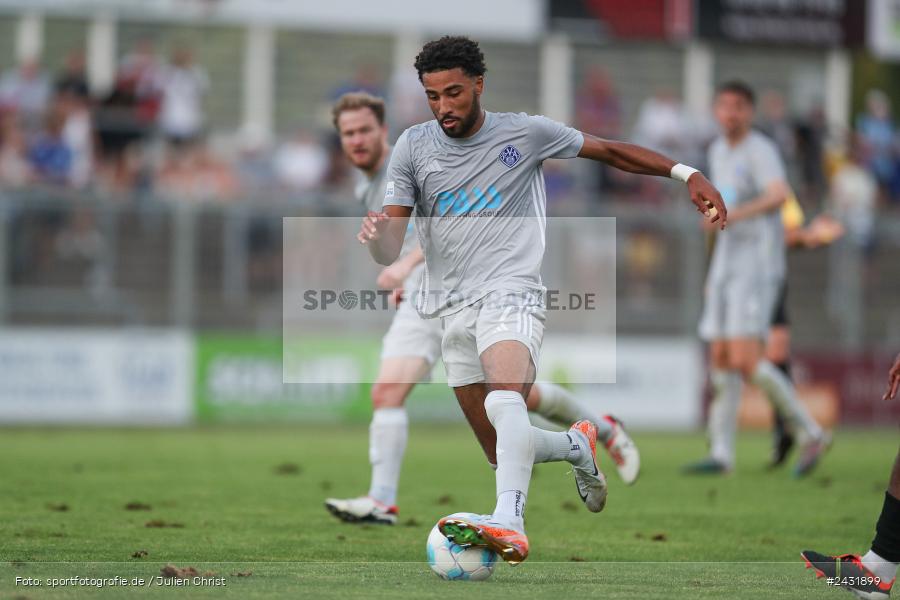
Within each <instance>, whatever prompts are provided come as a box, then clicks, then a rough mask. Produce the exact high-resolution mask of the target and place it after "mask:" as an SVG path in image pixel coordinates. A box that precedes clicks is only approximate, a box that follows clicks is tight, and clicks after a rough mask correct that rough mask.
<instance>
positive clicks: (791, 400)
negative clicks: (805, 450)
mask: <svg viewBox="0 0 900 600" xmlns="http://www.w3.org/2000/svg"><path fill="white" fill-rule="evenodd" d="M751 381H752V382H753V383H754V385H756V386H758V387H759V388H760V389H761V390H762V391H763V392H764V393H765V394H766V396H767V397H768V398H769V401H770V402H771V403H772V404H774V405H775V406H777V407H778V408H780V409H781V412H782V414H783V415H784V416H785V418H786V419H787V420H788V422H789V423H790V424H791V426H792V427H793V428H794V430H795V431H799V432H801V433H803V434H804V435H805V436H806V438H807V439H808V440H809V439H818V438H820V437H822V428H821V427H819V424H818V423H816V420H815V419H813V418H812V415H810V414H809V411H807V410H806V407H804V406H803V405H802V404H800V400H798V399H797V391H796V390H795V389H794V384H792V383H791V380H790V379H788V377H787V375H785V374H784V373H782V372H781V371H780V370H779V369H778V367H776V366H775V365H773V364H772V363H771V362H769V361H767V360H761V361H759V364H758V365H757V366H756V371H754V373H753V377H752V379H751Z"/></svg>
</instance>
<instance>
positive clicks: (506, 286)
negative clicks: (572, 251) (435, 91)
mask: <svg viewBox="0 0 900 600" xmlns="http://www.w3.org/2000/svg"><path fill="white" fill-rule="evenodd" d="M583 144H584V137H583V136H582V134H581V133H580V132H579V131H577V130H575V129H572V128H571V127H566V126H565V125H562V124H561V123H557V122H556V121H552V120H550V119H548V118H546V117H541V116H530V115H526V114H525V113H518V114H515V113H492V112H487V113H486V114H485V120H484V124H483V125H482V126H481V129H479V130H478V132H476V133H475V135H473V136H471V137H468V138H451V137H449V136H447V135H446V134H445V133H444V132H443V130H442V129H441V127H440V125H439V124H438V123H437V121H434V120H432V121H428V122H426V123H422V124H419V125H415V126H413V127H410V128H409V129H407V130H406V131H405V132H403V135H401V136H400V139H399V140H397V145H396V147H395V149H394V154H393V156H392V157H391V163H390V166H389V167H388V175H387V183H386V186H385V197H384V204H385V205H400V206H408V207H413V208H414V214H415V216H416V218H417V221H416V223H417V225H416V231H417V233H418V236H419V243H420V245H421V246H422V249H423V251H424V253H425V262H426V265H427V268H426V274H425V277H424V279H423V281H422V286H421V288H420V293H419V294H418V296H417V298H416V301H417V308H418V310H419V313H420V314H421V315H422V316H423V317H442V316H446V315H449V314H452V313H454V312H456V311H458V310H460V309H461V308H463V307H464V306H467V305H469V304H472V303H474V302H476V301H477V300H479V299H481V298H483V297H485V296H486V295H488V294H490V293H492V292H502V293H507V292H508V293H520V292H542V291H543V285H542V283H541V275H540V270H541V262H542V260H543V257H544V232H545V228H546V221H547V216H546V192H545V189H544V176H543V171H542V168H541V165H542V163H543V161H544V160H545V159H548V158H573V157H575V156H577V155H578V152H579V151H580V150H581V147H582V145H583Z"/></svg>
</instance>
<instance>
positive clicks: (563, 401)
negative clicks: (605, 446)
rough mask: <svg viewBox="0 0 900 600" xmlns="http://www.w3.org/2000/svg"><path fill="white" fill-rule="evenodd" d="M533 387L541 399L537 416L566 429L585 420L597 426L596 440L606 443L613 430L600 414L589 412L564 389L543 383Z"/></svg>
mask: <svg viewBox="0 0 900 600" xmlns="http://www.w3.org/2000/svg"><path fill="white" fill-rule="evenodd" d="M534 385H535V386H536V387H537V388H538V391H539V392H540V398H541V401H540V403H539V404H538V406H537V408H536V409H535V411H534V412H536V413H537V414H539V415H541V416H542V417H544V418H545V419H547V420H548V421H550V422H552V423H556V424H557V425H560V426H562V427H566V428H568V427H569V426H570V425H571V424H572V423H574V422H575V421H580V420H581V419H587V420H588V421H590V422H591V423H593V424H594V425H596V426H597V438H598V439H600V440H601V441H603V442H606V441H608V440H609V438H610V436H612V433H613V429H612V425H610V423H609V421H607V420H606V419H604V418H603V415H601V414H600V413H598V412H596V411H594V410H591V408H590V407H588V406H586V405H585V404H584V403H583V402H579V401H578V399H577V398H575V396H574V395H573V394H572V392H570V391H569V390H567V389H566V388H564V387H562V386H559V385H556V384H555V383H547V382H545V381H539V382H537V383H535V384H534Z"/></svg>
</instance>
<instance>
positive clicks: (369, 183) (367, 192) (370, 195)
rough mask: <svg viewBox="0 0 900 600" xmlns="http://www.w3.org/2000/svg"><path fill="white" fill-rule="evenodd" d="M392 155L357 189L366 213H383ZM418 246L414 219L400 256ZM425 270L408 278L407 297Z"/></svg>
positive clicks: (414, 289)
mask: <svg viewBox="0 0 900 600" xmlns="http://www.w3.org/2000/svg"><path fill="white" fill-rule="evenodd" d="M392 154H393V148H390V149H389V150H388V154H387V156H385V157H384V162H382V163H381V167H380V168H379V169H378V171H376V173H375V175H374V176H372V177H371V178H369V177H366V179H365V181H363V182H362V183H360V184H359V185H358V186H357V187H356V190H355V191H356V198H357V199H358V200H359V201H360V202H361V203H362V205H363V208H364V209H365V210H366V211H370V210H371V211H373V212H381V209H382V206H383V202H384V178H385V176H386V175H387V170H388V164H389V163H390V162H391V156H392ZM417 245H418V241H417V240H416V235H415V224H414V219H410V220H409V227H407V229H406V238H405V239H404V240H403V248H402V249H401V251H400V256H404V255H406V254H408V253H409V252H411V251H412V250H413V248H415V247H416V246H417ZM424 270H425V269H424V266H423V265H421V264H420V265H418V266H416V268H415V269H413V270H412V272H410V274H409V277H407V278H406V281H405V282H404V285H403V288H404V290H406V294H405V295H406V296H407V297H410V295H411V294H412V293H414V292H415V291H416V290H418V289H419V287H420V286H421V282H422V274H423V273H424Z"/></svg>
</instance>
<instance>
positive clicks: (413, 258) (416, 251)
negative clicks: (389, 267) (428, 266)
mask: <svg viewBox="0 0 900 600" xmlns="http://www.w3.org/2000/svg"><path fill="white" fill-rule="evenodd" d="M402 260H403V266H404V267H406V268H407V269H409V270H410V271H412V270H413V269H415V268H416V267H417V266H418V265H420V264H421V263H423V262H425V253H424V252H422V249H421V248H420V247H419V246H416V247H415V248H413V249H412V250H410V251H409V254H407V255H406V256H404V257H403V259H402Z"/></svg>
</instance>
